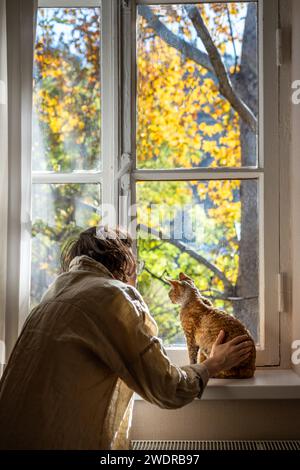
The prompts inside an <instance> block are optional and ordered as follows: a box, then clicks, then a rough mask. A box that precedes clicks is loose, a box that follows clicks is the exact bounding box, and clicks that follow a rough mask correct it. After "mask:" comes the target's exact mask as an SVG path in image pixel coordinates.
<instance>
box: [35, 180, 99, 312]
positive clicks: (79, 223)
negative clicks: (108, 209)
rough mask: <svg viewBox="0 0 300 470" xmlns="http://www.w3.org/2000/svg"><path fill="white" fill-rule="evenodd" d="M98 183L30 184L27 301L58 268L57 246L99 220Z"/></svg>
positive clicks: (45, 285)
mask: <svg viewBox="0 0 300 470" xmlns="http://www.w3.org/2000/svg"><path fill="white" fill-rule="evenodd" d="M99 206H100V185H98V184H34V185H33V188H32V223H33V226H32V255H31V259H32V261H31V304H32V306H34V305H36V304H37V303H38V302H39V301H40V299H41V296H42V295H43V293H44V292H45V290H46V289H47V288H48V287H49V285H50V283H51V282H52V281H53V280H54V278H55V276H56V275H57V274H58V272H59V269H60V250H61V248H62V246H63V244H64V243H65V242H66V241H67V240H68V239H69V237H71V236H72V235H75V234H77V233H78V232H79V231H81V230H83V229H86V228H88V227H90V226H94V225H96V224H97V223H98V222H99Z"/></svg>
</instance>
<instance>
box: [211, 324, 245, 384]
mask: <svg viewBox="0 0 300 470" xmlns="http://www.w3.org/2000/svg"><path fill="white" fill-rule="evenodd" d="M224 337H225V333H224V331H223V330H221V331H220V333H219V335H218V337H217V339H216V341H215V342H214V344H213V346H212V348H211V353H210V356H209V358H208V359H206V360H205V361H204V362H203V364H205V365H206V367H207V370H208V373H209V376H210V377H212V376H213V375H216V374H218V373H219V372H221V371H222V370H228V369H231V368H232V367H235V366H238V365H239V364H240V363H241V362H243V361H244V360H245V359H247V358H248V357H249V355H250V353H251V350H252V348H253V343H252V341H249V336H247V335H242V336H236V337H235V338H233V339H232V340H230V341H227V343H223V340H224Z"/></svg>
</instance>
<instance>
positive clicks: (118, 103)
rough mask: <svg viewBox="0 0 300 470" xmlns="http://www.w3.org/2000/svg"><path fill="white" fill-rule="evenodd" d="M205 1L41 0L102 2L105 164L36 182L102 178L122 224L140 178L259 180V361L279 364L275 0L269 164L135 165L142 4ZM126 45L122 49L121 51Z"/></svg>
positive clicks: (265, 57)
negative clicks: (139, 10) (138, 20)
mask: <svg viewBox="0 0 300 470" xmlns="http://www.w3.org/2000/svg"><path fill="white" fill-rule="evenodd" d="M201 1H203V0H197V1H195V0H181V1H179V0H173V1H171V0H152V1H149V0H137V1H136V0H102V2H101V0H39V7H59V6H61V7H72V6H73V7H88V6H90V7H98V6H100V4H101V12H102V22H101V25H102V26H101V35H102V41H101V47H102V56H101V74H102V76H101V90H102V113H101V114H102V122H101V129H102V136H101V137H102V140H101V145H102V155H101V158H102V169H101V171H98V172H96V171H87V172H81V171H80V172H72V173H55V172H33V173H32V183H33V184H38V183H99V184H101V188H102V203H108V204H113V205H114V207H115V208H116V210H118V214H119V222H120V223H121V224H122V225H129V223H130V215H129V214H128V208H129V207H130V206H131V205H132V204H134V203H135V200H136V194H135V185H136V182H137V181H157V180H161V181H167V180H177V181H186V180H205V179H212V178H215V179H216V178H222V177H223V178H226V179H228V178H229V179H234V178H238V179H248V178H253V179H257V180H258V189H259V194H260V196H261V199H260V200H261V205H260V211H259V214H260V215H259V229H260V232H259V233H260V249H259V254H260V260H261V261H260V265H261V267H260V294H261V295H260V311H261V315H260V322H261V325H260V326H261V332H262V333H261V336H262V338H264V344H263V345H262V346H263V348H262V350H260V351H258V365H261V366H265V365H266V366H278V365H280V349H279V307H278V282H277V280H278V273H279V272H280V265H279V151H278V149H279V142H278V140H279V132H278V130H279V125H278V102H279V96H278V95H279V93H278V91H279V72H278V67H277V64H276V48H275V43H276V30H277V28H278V5H277V0H258V6H259V9H258V11H259V51H260V54H259V68H260V70H263V73H261V75H260V85H259V98H260V100H259V114H260V116H262V118H261V119H260V124H259V131H260V132H259V155H260V162H259V164H260V165H261V162H262V157H263V159H264V167H262V166H258V168H247V169H243V168H242V169H231V168H224V169H223V168H222V169H216V170H214V171H213V172H211V171H209V169H191V170H189V169H187V170H180V169H174V170H140V169H137V167H136V152H135V148H136V142H135V119H136V114H135V107H136V57H135V51H136V47H135V45H136V38H135V25H136V18H135V12H136V5H137V4H163V3H173V4H175V3H199V2H201ZM205 1H206V2H207V1H213V0H205ZM218 1H225V0H218ZM120 10H121V12H122V14H121V15H120ZM261 31H262V34H261ZM121 41H122V47H121ZM270 44H274V48H273V47H272V48H271V47H270ZM120 51H122V57H121V56H120ZM264 52H265V53H264ZM270 83H272V86H270ZM121 154H122V155H123V159H124V158H125V160H124V162H125V163H126V162H127V160H128V158H129V157H131V168H130V170H129V171H128V172H127V173H124V172H123V171H121V172H120V171H119V173H118V172H117V170H118V168H119V167H120V166H121V167H122V163H123V162H122V160H121V157H120V156H121ZM126 159H127V160H126ZM25 166H26V167H27V170H28V168H30V167H31V163H30V161H27V162H25ZM128 168H129V167H127V170H128ZM27 174H28V171H27ZM118 177H119V178H118ZM128 182H130V184H128ZM26 200H27V203H26V204H27V205H28V204H30V202H28V201H30V197H29V195H28V194H27V197H26ZM27 209H28V208H27ZM27 213H28V212H27ZM29 213H30V210H29ZM29 225H30V223H27V228H28V227H29ZM27 231H28V230H27ZM28 239H29V237H26V238H25V239H24V240H25V242H24V243H23V249H22V252H23V253H25V255H24V256H21V260H22V261H21V268H20V279H21V280H22V285H23V286H24V288H23V289H21V288H20V292H21V294H20V295H21V297H22V299H21V302H20V305H21V304H22V306H23V307H22V310H21V312H20V318H19V331H20V328H21V327H22V324H23V322H24V319H25V318H26V316H27V314H28V311H29V299H30V289H29V288H28V287H29V285H30V262H31V259H30V257H29V256H28V253H30V246H29V245H28V243H29V242H28ZM26 244H27V245H26ZM25 245H26V246H25ZM26 253H27V255H26ZM167 350H168V353H169V356H170V358H171V359H172V360H174V361H175V362H176V363H178V364H183V363H186V362H187V350H186V348H167Z"/></svg>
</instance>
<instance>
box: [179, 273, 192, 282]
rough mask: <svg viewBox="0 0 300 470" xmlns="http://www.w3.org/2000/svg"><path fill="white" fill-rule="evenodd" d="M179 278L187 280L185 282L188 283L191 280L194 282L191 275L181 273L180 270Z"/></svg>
mask: <svg viewBox="0 0 300 470" xmlns="http://www.w3.org/2000/svg"><path fill="white" fill-rule="evenodd" d="M179 280H180V281H187V282H189V283H193V282H194V281H193V279H192V278H191V277H189V276H187V275H186V274H185V273H182V272H181V273H179Z"/></svg>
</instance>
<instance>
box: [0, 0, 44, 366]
mask: <svg viewBox="0 0 300 470" xmlns="http://www.w3.org/2000/svg"><path fill="white" fill-rule="evenodd" d="M36 11H37V0H0V80H1V82H0V83H1V85H0V88H1V99H2V101H1V104H0V221H1V223H0V266H1V275H0V341H2V343H0V345H2V357H0V361H1V363H2V364H3V363H4V362H7V358H8V355H9V354H10V352H11V350H12V348H13V345H14V343H15V341H16V339H17V336H18V333H19V330H20V325H21V324H22V323H23V317H24V315H25V311H27V306H28V299H29V296H28V293H29V281H30V280H29V272H30V271H29V262H30V219H31V217H30V197H31V191H30V189H31V163H30V162H31V110H32V70H33V67H32V65H33V46H34V36H35V33H34V30H35V18H36ZM27 267H28V269H27ZM3 342H4V343H5V347H6V358H5V359H4V357H3V356H4V354H3V344H4V343H3ZM0 353H1V349H0Z"/></svg>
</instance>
